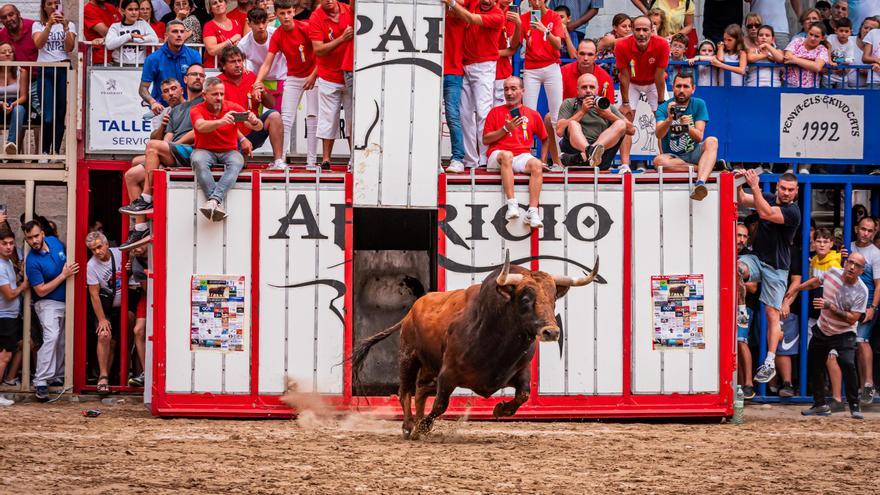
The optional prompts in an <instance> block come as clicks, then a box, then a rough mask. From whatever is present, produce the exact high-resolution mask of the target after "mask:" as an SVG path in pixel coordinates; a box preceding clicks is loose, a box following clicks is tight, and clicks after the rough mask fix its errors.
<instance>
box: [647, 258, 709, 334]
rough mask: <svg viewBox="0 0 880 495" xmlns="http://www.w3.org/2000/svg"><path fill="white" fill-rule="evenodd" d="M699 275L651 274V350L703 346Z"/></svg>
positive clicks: (701, 282)
mask: <svg viewBox="0 0 880 495" xmlns="http://www.w3.org/2000/svg"><path fill="white" fill-rule="evenodd" d="M703 297H704V292H703V276H702V275H693V274H692V275H660V276H654V277H651V302H652V304H653V306H654V308H653V309H654V350H655V351H657V350H663V351H667V350H687V349H705V348H706V340H705V338H704V334H703V329H704V320H703V318H704V316H703Z"/></svg>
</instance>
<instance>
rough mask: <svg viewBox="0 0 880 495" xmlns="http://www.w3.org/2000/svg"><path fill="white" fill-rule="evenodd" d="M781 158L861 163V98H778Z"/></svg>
mask: <svg viewBox="0 0 880 495" xmlns="http://www.w3.org/2000/svg"><path fill="white" fill-rule="evenodd" d="M779 96H780V100H779V157H780V158H832V159H853V160H861V159H862V158H863V157H864V151H865V150H864V148H865V98H864V96H862V95H830V94H802V93H782V94H780V95H779Z"/></svg>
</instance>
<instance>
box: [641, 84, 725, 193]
mask: <svg viewBox="0 0 880 495" xmlns="http://www.w3.org/2000/svg"><path fill="white" fill-rule="evenodd" d="M672 84H673V89H672V92H673V94H674V96H673V98H672V99H671V100H669V101H666V102H663V103H662V104H660V105H658V106H657V111H656V112H655V116H656V118H657V128H656V132H657V138H658V139H660V140H662V150H661V151H664V153H662V154H660V155H657V156H656V157H654V167H655V168H657V169H658V170H659V167H663V170H664V171H667V172H676V171H681V172H687V170H688V167H690V166H696V167H697V180H696V181H695V182H694V191H693V193H691V199H693V200H695V201H702V200H703V198H705V197H706V194H708V192H709V191H708V190H707V189H706V185H705V184H706V180H708V179H709V174H711V173H712V169H713V168H715V160H716V158H717V157H718V139H717V138H715V137H711V136H710V137H706V136H705V131H706V124H707V123H708V122H709V110H708V109H707V108H706V102H705V101H703V100H702V99H700V98H693V97H692V96H693V94H694V75H693V73H690V72H688V73H684V72H683V73H680V74H678V75H676V76H675V79H674V81H673V83H672Z"/></svg>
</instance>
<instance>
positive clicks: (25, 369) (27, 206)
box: [21, 180, 35, 392]
mask: <svg viewBox="0 0 880 495" xmlns="http://www.w3.org/2000/svg"><path fill="white" fill-rule="evenodd" d="M34 185H35V184H34V181H32V180H26V181H25V182H24V219H25V221H30V220H32V219H33V218H34ZM22 251H23V252H24V256H25V257H27V254H28V251H30V248H29V247H28V243H27V242H25V243H24V248H23V250H22ZM22 314H23V316H24V335H23V338H22V349H21V352H22V356H21V391H22V392H26V391H28V390H29V389H30V387H31V322H32V321H33V318H34V315H33V312H32V311H31V291H29V290H28V291H25V293H24V303H23V304H22Z"/></svg>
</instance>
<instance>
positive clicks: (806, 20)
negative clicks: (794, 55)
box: [794, 9, 822, 38]
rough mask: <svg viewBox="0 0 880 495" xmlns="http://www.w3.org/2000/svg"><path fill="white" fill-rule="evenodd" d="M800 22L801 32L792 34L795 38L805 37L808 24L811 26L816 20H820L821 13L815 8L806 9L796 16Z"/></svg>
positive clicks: (808, 27)
mask: <svg viewBox="0 0 880 495" xmlns="http://www.w3.org/2000/svg"><path fill="white" fill-rule="evenodd" d="M798 20H799V21H800V23H801V28H803V29H801V32H799V33H798V34H796V35H794V36H795V38H805V37H806V36H807V31H809V29H810V26H812V25H813V24H814V23H816V22H822V13H821V12H819V11H818V10H817V9H807V10H805V11H803V12H802V13H801V16H800V17H799V18H798Z"/></svg>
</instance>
